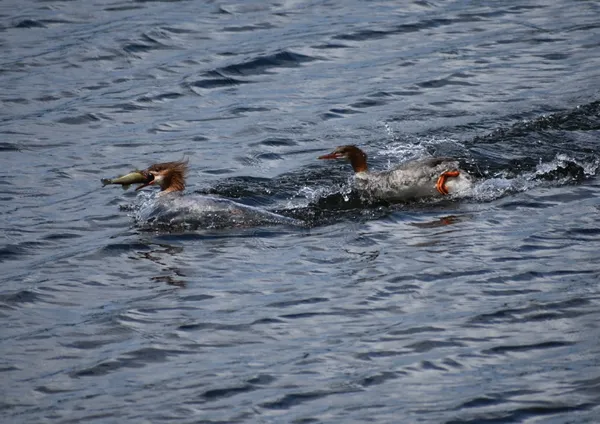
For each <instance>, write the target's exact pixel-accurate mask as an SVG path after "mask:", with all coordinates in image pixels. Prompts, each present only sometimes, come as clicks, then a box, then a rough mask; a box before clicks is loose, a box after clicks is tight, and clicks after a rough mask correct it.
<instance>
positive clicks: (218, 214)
mask: <svg viewBox="0 0 600 424" xmlns="http://www.w3.org/2000/svg"><path fill="white" fill-rule="evenodd" d="M187 170H188V162H187V161H176V162H163V163H156V164H154V165H151V166H150V167H148V168H147V169H145V170H141V171H140V170H137V171H133V172H131V173H129V174H127V175H124V176H122V177H119V178H116V179H103V180H102V183H103V185H107V184H120V185H122V186H123V187H124V188H126V187H128V186H129V185H131V184H140V185H139V186H138V187H137V188H136V190H140V189H143V188H144V187H149V186H158V187H160V192H159V193H158V196H157V197H156V198H155V199H151V200H150V201H148V202H144V204H142V205H141V207H140V209H139V210H138V212H137V214H136V220H137V221H138V222H140V223H142V224H143V225H147V224H148V225H149V226H151V227H169V228H176V227H185V228H191V229H196V228H224V227H252V226H258V225H273V224H286V225H303V222H302V221H299V220H297V219H293V218H288V217H285V216H282V215H279V214H276V213H273V212H270V211H267V210H264V209H261V208H257V207H254V206H249V205H244V204H242V203H238V202H235V201H233V200H230V199H225V198H222V197H215V196H203V195H197V194H192V195H188V196H183V195H182V194H183V191H184V189H185V179H186V174H187Z"/></svg>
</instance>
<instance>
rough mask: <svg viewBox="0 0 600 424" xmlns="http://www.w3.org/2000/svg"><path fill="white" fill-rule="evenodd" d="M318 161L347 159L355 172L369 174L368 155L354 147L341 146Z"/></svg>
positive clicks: (320, 157)
mask: <svg viewBox="0 0 600 424" xmlns="http://www.w3.org/2000/svg"><path fill="white" fill-rule="evenodd" d="M317 159H345V160H347V161H349V162H350V164H351V165H352V169H354V172H367V171H368V169H369V168H368V166H367V154H366V153H365V152H363V151H362V150H360V149H359V148H358V147H356V146H354V145H347V146H339V147H336V149H335V150H334V151H333V152H331V153H328V154H326V155H323V156H319V157H318V158H317Z"/></svg>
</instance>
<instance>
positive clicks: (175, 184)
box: [136, 160, 188, 193]
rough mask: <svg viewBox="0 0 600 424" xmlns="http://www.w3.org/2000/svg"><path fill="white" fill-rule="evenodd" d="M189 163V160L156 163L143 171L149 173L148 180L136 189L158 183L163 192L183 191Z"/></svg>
mask: <svg viewBox="0 0 600 424" xmlns="http://www.w3.org/2000/svg"><path fill="white" fill-rule="evenodd" d="M187 165H188V162H187V160H186V161H177V162H164V163H155V164H154V165H152V166H150V167H149V168H148V169H145V170H144V171H142V172H143V173H146V174H147V175H148V181H147V182H146V183H145V184H142V185H141V186H139V187H138V188H136V190H140V189H142V188H144V187H148V186H151V185H158V186H159V187H160V190H161V193H171V192H173V191H183V190H184V189H185V177H186V174H187Z"/></svg>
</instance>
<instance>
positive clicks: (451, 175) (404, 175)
mask: <svg viewBox="0 0 600 424" xmlns="http://www.w3.org/2000/svg"><path fill="white" fill-rule="evenodd" d="M318 159H345V160H347V161H349V162H350V164H351V165H352V168H353V169H354V175H355V182H356V188H357V189H358V190H359V191H360V192H362V193H363V194H365V195H366V196H368V197H371V198H375V199H380V200H386V201H390V202H400V201H409V200H415V199H420V198H426V197H436V196H437V197H439V196H446V195H449V194H455V193H461V192H465V190H468V189H469V188H470V187H471V185H472V181H473V180H472V178H471V176H470V175H469V174H468V173H467V172H465V171H463V170H461V169H460V168H459V164H458V161H457V160H456V159H453V158H446V157H440V158H426V159H419V160H415V161H410V162H406V163H403V164H401V165H399V166H398V167H396V168H394V169H390V170H387V171H381V172H370V171H369V167H368V165H367V154H366V153H365V152H363V151H362V150H361V149H359V148H358V147H356V146H354V145H347V146H340V147H337V148H336V149H335V150H334V151H333V152H331V153H329V154H326V155H322V156H319V157H318Z"/></svg>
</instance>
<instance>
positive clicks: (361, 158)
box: [349, 151, 369, 174]
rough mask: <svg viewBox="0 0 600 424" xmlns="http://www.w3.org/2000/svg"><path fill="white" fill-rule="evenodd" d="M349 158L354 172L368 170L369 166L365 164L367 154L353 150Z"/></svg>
mask: <svg viewBox="0 0 600 424" xmlns="http://www.w3.org/2000/svg"><path fill="white" fill-rule="evenodd" d="M349 160H350V165H352V169H354V172H355V173H357V174H358V173H360V172H367V171H368V170H369V167H368V166H367V155H366V154H365V153H364V152H362V151H361V152H355V153H354V154H353V155H351V156H350V157H349Z"/></svg>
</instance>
